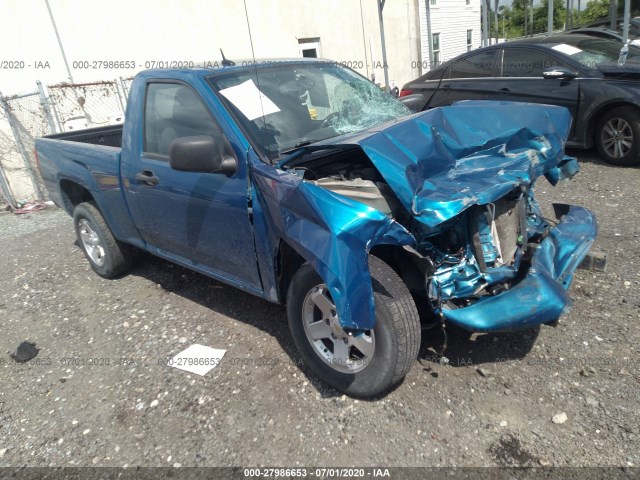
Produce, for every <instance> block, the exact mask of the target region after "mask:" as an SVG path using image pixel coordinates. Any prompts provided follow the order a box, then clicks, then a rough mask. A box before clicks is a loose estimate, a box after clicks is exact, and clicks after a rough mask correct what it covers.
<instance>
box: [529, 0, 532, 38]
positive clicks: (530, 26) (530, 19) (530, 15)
mask: <svg viewBox="0 0 640 480" xmlns="http://www.w3.org/2000/svg"><path fill="white" fill-rule="evenodd" d="M529 31H530V32H531V36H532V37H533V0H531V5H529Z"/></svg>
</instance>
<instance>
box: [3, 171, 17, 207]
mask: <svg viewBox="0 0 640 480" xmlns="http://www.w3.org/2000/svg"><path fill="white" fill-rule="evenodd" d="M0 191H2V196H3V197H4V199H5V200H6V201H7V203H8V204H9V205H11V208H17V205H16V198H15V197H14V196H13V192H12V191H11V187H10V186H9V180H8V179H7V176H6V175H5V174H4V170H3V169H2V163H0Z"/></svg>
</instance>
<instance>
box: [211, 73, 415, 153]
mask: <svg viewBox="0 0 640 480" xmlns="http://www.w3.org/2000/svg"><path fill="white" fill-rule="evenodd" d="M256 73H257V75H256ZM210 81H211V83H212V84H213V86H214V88H215V89H216V90H217V91H218V92H219V94H220V97H221V98H222V99H223V101H224V102H225V103H226V104H227V106H228V107H229V109H230V110H231V111H232V112H233V113H234V114H235V115H236V117H237V118H238V119H239V121H240V122H241V123H242V124H243V126H244V127H245V131H246V132H247V133H248V134H249V135H250V136H251V137H252V139H253V140H254V142H255V143H256V144H257V145H258V146H259V147H260V148H261V149H262V150H263V152H264V153H265V154H266V155H267V156H268V157H269V158H270V159H275V158H278V157H280V156H282V155H283V154H285V153H286V152H287V151H289V150H292V149H295V148H298V147H301V146H304V145H308V144H310V143H314V142H318V141H320V140H325V139H328V138H332V137H336V136H338V135H343V134H346V133H354V132H359V131H361V130H365V129H367V128H370V127H373V126H375V125H377V124H380V123H382V122H386V121H389V120H393V119H396V118H400V117H403V116H406V115H409V114H410V113H411V112H410V111H409V109H407V108H406V107H405V106H404V105H403V104H402V103H400V102H398V101H397V100H396V99H395V98H393V97H392V96H391V95H389V94H388V93H386V92H384V91H383V90H381V89H380V88H379V87H378V86H376V85H375V84H373V83H371V82H370V81H368V80H367V79H366V78H364V77H362V76H360V75H358V74H357V73H355V72H353V71H352V70H350V69H348V68H345V67H343V66H341V65H338V64H335V63H329V62H324V63H320V62H318V63H306V62H305V63H297V62H282V63H277V64H274V65H273V66H268V67H265V66H260V67H258V68H256V69H254V68H250V69H242V70H238V71H237V72H231V73H229V74H226V75H220V76H215V77H212V78H211V79H210Z"/></svg>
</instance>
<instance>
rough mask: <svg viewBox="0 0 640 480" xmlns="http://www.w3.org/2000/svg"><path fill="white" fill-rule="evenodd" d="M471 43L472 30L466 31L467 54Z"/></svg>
mask: <svg viewBox="0 0 640 480" xmlns="http://www.w3.org/2000/svg"><path fill="white" fill-rule="evenodd" d="M472 43H473V30H467V52H470V51H471V46H472Z"/></svg>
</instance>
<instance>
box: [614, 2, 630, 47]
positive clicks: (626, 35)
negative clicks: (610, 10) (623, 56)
mask: <svg viewBox="0 0 640 480" xmlns="http://www.w3.org/2000/svg"><path fill="white" fill-rule="evenodd" d="M617 13H618V12H616V14H617ZM630 16H631V0H624V23H623V25H622V43H624V44H625V45H626V44H627V41H628V40H629V20H630V18H629V17H630Z"/></svg>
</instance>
